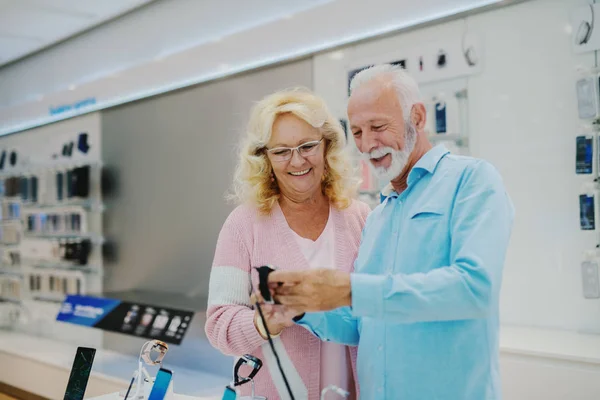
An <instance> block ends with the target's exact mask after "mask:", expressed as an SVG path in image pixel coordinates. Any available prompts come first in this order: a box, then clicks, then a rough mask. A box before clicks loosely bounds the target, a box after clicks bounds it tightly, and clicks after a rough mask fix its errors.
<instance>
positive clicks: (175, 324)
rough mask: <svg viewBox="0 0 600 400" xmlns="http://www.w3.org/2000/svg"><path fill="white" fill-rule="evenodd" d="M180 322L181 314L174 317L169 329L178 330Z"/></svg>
mask: <svg viewBox="0 0 600 400" xmlns="http://www.w3.org/2000/svg"><path fill="white" fill-rule="evenodd" d="M180 324H181V318H180V317H179V316H175V317H173V320H172V321H171V324H170V325H169V331H171V332H177V329H178V328H179V325H180Z"/></svg>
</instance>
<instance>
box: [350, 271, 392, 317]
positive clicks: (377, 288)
mask: <svg viewBox="0 0 600 400" xmlns="http://www.w3.org/2000/svg"><path fill="white" fill-rule="evenodd" d="M385 279H386V277H385V276H382V275H370V274H357V273H352V274H350V284H351V288H352V314H353V315H354V316H355V317H374V318H376V317H379V316H381V315H383V314H384V312H383V286H384V284H385Z"/></svg>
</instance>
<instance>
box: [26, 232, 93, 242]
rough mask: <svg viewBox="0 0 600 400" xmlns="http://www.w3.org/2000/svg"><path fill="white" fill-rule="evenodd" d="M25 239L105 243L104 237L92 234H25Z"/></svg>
mask: <svg viewBox="0 0 600 400" xmlns="http://www.w3.org/2000/svg"><path fill="white" fill-rule="evenodd" d="M23 239H65V240H69V239H89V240H91V241H92V242H93V243H98V244H102V243H104V237H103V236H100V235H94V234H92V233H81V234H73V233H25V234H24V235H23Z"/></svg>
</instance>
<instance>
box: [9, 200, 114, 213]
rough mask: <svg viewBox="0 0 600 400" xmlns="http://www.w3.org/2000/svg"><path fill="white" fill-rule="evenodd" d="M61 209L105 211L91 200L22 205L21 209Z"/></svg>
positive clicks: (99, 204) (96, 202)
mask: <svg viewBox="0 0 600 400" xmlns="http://www.w3.org/2000/svg"><path fill="white" fill-rule="evenodd" d="M61 207H81V208H83V209H84V210H86V211H96V212H101V211H104V210H105V209H106V207H105V206H104V204H102V203H100V202H98V201H93V200H85V199H78V200H70V201H63V202H57V203H44V204H39V203H23V204H22V206H21V208H22V209H23V211H31V210H40V209H57V208H58V209H60V208H61Z"/></svg>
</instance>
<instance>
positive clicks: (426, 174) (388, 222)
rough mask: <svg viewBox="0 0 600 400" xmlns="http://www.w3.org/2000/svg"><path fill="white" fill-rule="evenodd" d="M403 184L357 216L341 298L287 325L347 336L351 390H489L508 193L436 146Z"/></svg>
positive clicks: (487, 393) (425, 395)
mask: <svg viewBox="0 0 600 400" xmlns="http://www.w3.org/2000/svg"><path fill="white" fill-rule="evenodd" d="M407 183H408V187H407V189H406V190H404V191H403V192H402V193H401V194H400V195H398V194H397V193H395V192H393V193H391V194H389V196H387V197H386V198H385V200H383V202H382V203H381V204H380V205H379V206H377V207H376V208H375V210H373V212H372V213H371V214H370V215H369V217H368V219H367V222H366V224H365V227H364V230H363V236H362V241H361V245H360V249H359V252H358V258H357V259H356V263H355V272H354V273H353V274H352V275H351V283H352V307H351V308H350V307H344V308H340V309H337V310H334V311H331V312H325V313H309V314H306V315H305V316H304V317H303V318H302V319H301V320H300V321H298V324H300V325H302V326H304V327H306V328H307V329H309V330H310V331H312V332H313V333H314V334H315V335H316V336H317V337H319V338H321V339H322V340H327V341H334V342H339V343H344V344H348V345H358V378H359V383H360V391H361V398H363V399H369V400H370V399H399V400H499V399H501V397H502V396H501V388H500V372H499V366H498V328H499V321H498V297H499V292H500V285H501V281H502V269H503V264H504V259H505V253H506V249H507V246H508V242H509V237H510V232H511V229H512V223H513V218H514V208H513V205H512V202H511V200H510V198H509V197H508V195H507V193H506V191H505V189H504V185H503V183H502V179H501V177H500V175H499V174H498V172H497V171H496V169H495V168H494V167H492V166H491V165H490V164H489V163H487V162H485V161H483V160H478V159H474V158H470V157H463V156H456V155H451V154H449V153H448V151H447V150H446V148H445V147H443V146H442V145H439V146H437V147H434V148H433V149H431V150H430V151H429V152H427V153H426V154H425V155H424V156H423V157H422V158H421V159H420V160H419V161H418V162H417V164H416V165H415V166H414V167H413V169H412V170H411V171H410V173H409V175H408V182H407ZM325 383H326V382H325Z"/></svg>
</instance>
